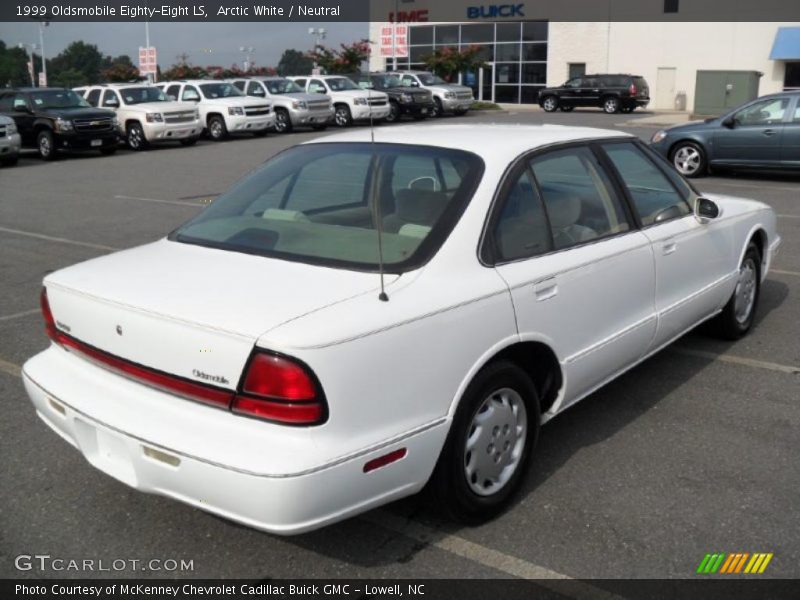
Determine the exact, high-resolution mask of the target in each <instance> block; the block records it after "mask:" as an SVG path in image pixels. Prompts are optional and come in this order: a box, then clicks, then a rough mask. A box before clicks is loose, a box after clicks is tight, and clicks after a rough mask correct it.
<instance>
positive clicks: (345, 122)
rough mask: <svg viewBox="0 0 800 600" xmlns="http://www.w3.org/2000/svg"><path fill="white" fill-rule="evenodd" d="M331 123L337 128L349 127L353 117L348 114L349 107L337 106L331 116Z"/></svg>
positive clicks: (344, 105)
mask: <svg viewBox="0 0 800 600" xmlns="http://www.w3.org/2000/svg"><path fill="white" fill-rule="evenodd" d="M333 121H334V123H336V126H337V127H350V125H352V123H353V115H352V113H351V112H350V107H349V106H347V105H346V104H339V105H338V106H337V107H336V112H335V113H334V115H333Z"/></svg>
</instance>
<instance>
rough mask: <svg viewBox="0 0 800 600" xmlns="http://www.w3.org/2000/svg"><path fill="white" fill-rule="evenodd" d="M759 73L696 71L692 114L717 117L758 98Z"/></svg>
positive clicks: (760, 74)
mask: <svg viewBox="0 0 800 600" xmlns="http://www.w3.org/2000/svg"><path fill="white" fill-rule="evenodd" d="M762 75H763V73H760V72H759V71H698V72H697V81H696V82H695V87H694V114H696V115H705V116H717V115H721V114H723V113H726V112H728V111H729V110H730V109H732V108H736V107H737V106H739V105H740V104H744V103H745V102H747V101H749V100H753V99H754V98H758V83H759V79H761V76H762Z"/></svg>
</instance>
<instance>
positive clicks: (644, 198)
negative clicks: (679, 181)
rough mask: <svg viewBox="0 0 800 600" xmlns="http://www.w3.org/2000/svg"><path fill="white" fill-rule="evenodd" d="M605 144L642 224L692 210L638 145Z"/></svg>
mask: <svg viewBox="0 0 800 600" xmlns="http://www.w3.org/2000/svg"><path fill="white" fill-rule="evenodd" d="M602 147H603V150H605V153H606V154H607V155H608V158H609V159H610V160H611V162H612V163H613V164H614V167H615V168H616V169H617V172H618V173H619V175H620V177H621V179H622V182H623V184H624V185H625V187H626V188H627V189H628V193H629V194H630V196H631V199H632V200H633V204H634V207H635V208H636V212H637V213H638V214H639V217H640V218H641V220H642V225H643V226H645V227H647V226H648V225H653V224H654V223H659V222H662V221H668V220H670V219H675V218H680V217H683V216H685V215H687V214H689V213H691V212H692V209H691V208H690V207H689V204H688V203H687V202H686V200H685V199H684V198H683V197H682V196H681V194H679V193H678V192H677V191H676V190H675V188H674V187H673V186H672V184H671V183H670V181H669V179H668V178H667V176H666V175H665V174H664V173H663V172H662V171H661V169H659V168H658V167H656V165H655V164H653V162H651V161H650V160H649V159H648V158H647V157H646V156H645V155H644V154H643V153H642V151H641V150H639V148H637V147H636V145H635V144H631V143H622V144H603V145H602Z"/></svg>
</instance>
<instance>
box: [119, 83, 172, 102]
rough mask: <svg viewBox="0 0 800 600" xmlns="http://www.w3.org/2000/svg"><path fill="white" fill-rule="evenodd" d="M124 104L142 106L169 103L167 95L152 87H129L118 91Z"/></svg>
mask: <svg viewBox="0 0 800 600" xmlns="http://www.w3.org/2000/svg"><path fill="white" fill-rule="evenodd" d="M120 94H121V95H122V100H123V102H125V104H144V103H145V102H169V98H167V95H166V94H165V93H164V92H162V91H161V90H160V89H158V88H157V87H154V86H141V87H129V88H123V89H121V90H120Z"/></svg>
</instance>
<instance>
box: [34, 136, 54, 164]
mask: <svg viewBox="0 0 800 600" xmlns="http://www.w3.org/2000/svg"><path fill="white" fill-rule="evenodd" d="M36 148H37V149H38V150H39V158H41V159H42V160H54V159H55V157H56V146H55V141H54V140H53V132H52V131H50V130H49V129H42V130H41V131H40V132H39V135H37V136H36Z"/></svg>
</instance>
